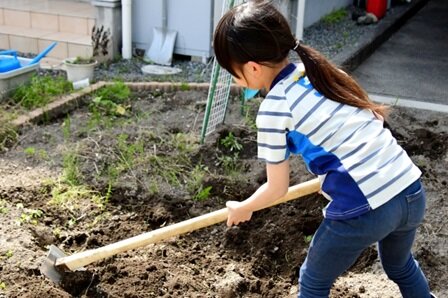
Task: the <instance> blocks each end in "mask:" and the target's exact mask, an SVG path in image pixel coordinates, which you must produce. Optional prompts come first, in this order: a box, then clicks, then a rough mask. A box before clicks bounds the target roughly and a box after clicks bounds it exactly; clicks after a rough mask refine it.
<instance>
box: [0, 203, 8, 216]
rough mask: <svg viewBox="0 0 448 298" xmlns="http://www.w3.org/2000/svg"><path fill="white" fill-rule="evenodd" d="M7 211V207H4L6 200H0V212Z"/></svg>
mask: <svg viewBox="0 0 448 298" xmlns="http://www.w3.org/2000/svg"><path fill="white" fill-rule="evenodd" d="M7 212H8V208H7V207H6V201H5V200H0V214H5V213H7Z"/></svg>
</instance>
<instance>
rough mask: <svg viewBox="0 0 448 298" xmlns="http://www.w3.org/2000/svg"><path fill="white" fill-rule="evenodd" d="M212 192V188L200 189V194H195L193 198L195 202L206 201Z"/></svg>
mask: <svg viewBox="0 0 448 298" xmlns="http://www.w3.org/2000/svg"><path fill="white" fill-rule="evenodd" d="M211 190H212V187H211V186H207V187H204V188H203V187H202V186H201V187H200V188H199V189H198V192H197V193H196V194H195V196H194V197H193V200H196V201H205V200H207V199H208V198H209V197H210V192H211Z"/></svg>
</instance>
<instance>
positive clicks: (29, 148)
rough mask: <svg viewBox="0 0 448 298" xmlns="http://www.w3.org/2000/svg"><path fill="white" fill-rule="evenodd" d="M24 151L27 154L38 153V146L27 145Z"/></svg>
mask: <svg viewBox="0 0 448 298" xmlns="http://www.w3.org/2000/svg"><path fill="white" fill-rule="evenodd" d="M23 152H24V153H25V155H27V156H34V154H36V148H34V147H27V148H25V149H24V150H23Z"/></svg>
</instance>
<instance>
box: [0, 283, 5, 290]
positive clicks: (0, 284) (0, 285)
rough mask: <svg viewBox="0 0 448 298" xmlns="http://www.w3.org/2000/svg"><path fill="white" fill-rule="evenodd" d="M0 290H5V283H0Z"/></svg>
mask: <svg viewBox="0 0 448 298" xmlns="http://www.w3.org/2000/svg"><path fill="white" fill-rule="evenodd" d="M0 290H2V291H3V290H6V284H5V282H4V281H1V282H0Z"/></svg>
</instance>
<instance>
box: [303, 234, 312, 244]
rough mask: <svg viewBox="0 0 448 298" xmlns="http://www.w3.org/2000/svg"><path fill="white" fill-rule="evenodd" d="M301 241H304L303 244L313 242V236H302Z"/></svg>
mask: <svg viewBox="0 0 448 298" xmlns="http://www.w3.org/2000/svg"><path fill="white" fill-rule="evenodd" d="M303 240H305V243H310V242H311V240H313V235H307V236H303Z"/></svg>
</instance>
